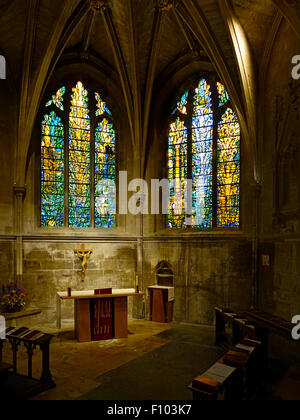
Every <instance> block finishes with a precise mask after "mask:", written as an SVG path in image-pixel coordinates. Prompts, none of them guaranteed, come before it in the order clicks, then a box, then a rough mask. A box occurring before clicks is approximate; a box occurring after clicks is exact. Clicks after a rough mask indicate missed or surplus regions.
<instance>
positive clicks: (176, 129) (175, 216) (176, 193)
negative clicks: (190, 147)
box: [169, 118, 187, 228]
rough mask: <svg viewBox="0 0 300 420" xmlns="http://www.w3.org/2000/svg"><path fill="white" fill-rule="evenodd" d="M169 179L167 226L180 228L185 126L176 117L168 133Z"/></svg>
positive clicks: (185, 155) (185, 172)
mask: <svg viewBox="0 0 300 420" xmlns="http://www.w3.org/2000/svg"><path fill="white" fill-rule="evenodd" d="M169 179H170V180H172V181H174V182H173V185H171V188H170V190H171V200H170V205H171V212H170V216H169V227H171V228H180V227H181V226H182V223H183V222H184V215H183V213H182V209H184V181H185V179H187V128H186V127H185V125H184V122H183V121H181V120H180V118H177V119H176V121H175V122H174V123H172V124H171V127H170V133H169Z"/></svg>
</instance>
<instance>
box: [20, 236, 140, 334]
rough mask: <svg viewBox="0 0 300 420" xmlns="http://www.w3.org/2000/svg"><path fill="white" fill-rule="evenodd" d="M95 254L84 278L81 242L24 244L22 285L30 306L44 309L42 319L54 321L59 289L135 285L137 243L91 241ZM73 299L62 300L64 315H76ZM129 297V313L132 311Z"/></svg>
mask: <svg viewBox="0 0 300 420" xmlns="http://www.w3.org/2000/svg"><path fill="white" fill-rule="evenodd" d="M88 247H89V248H91V249H93V254H92V255H91V257H90V258H89V259H88V264H87V269H86V279H85V281H84V282H82V281H81V260H80V258H79V257H78V256H76V255H75V254H74V249H77V248H81V244H78V243H75V242H74V243H69V242H68V243H62V242H59V243H56V242H52V243H49V242H41V243H34V242H28V243H25V245H24V276H23V287H24V289H25V290H26V292H27V294H28V299H27V304H28V306H29V307H35V308H36V307H38V308H41V309H42V315H41V317H40V319H39V322H41V323H46V324H49V325H53V326H54V325H55V320H56V293H57V292H59V291H66V290H67V288H68V287H71V288H72V290H94V289H98V288H106V287H112V288H113V289H116V288H126V289H127V288H133V287H134V284H135V271H136V267H135V264H136V261H135V257H136V245H135V243H126V244H124V243H106V244H102V243H90V244H88ZM73 308H74V307H73V301H70V302H66V301H65V302H63V304H62V317H63V319H65V320H71V319H73ZM133 310H134V309H133V298H130V299H129V315H130V316H131V317H132V314H133Z"/></svg>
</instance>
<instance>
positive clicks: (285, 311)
mask: <svg viewBox="0 0 300 420" xmlns="http://www.w3.org/2000/svg"><path fill="white" fill-rule="evenodd" d="M265 248H266V246H264V247H263V249H265ZM267 249H268V250H269V251H270V253H271V267H270V268H263V267H261V268H260V289H261V307H262V309H263V310H265V311H267V312H271V313H274V314H276V315H278V316H280V317H283V318H285V319H287V320H291V319H292V317H293V316H294V315H299V314H300V282H299V279H300V242H299V241H297V240H290V241H280V242H275V243H274V244H273V246H272V247H270V245H269V247H267Z"/></svg>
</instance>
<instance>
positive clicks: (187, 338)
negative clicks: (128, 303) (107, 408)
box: [4, 320, 221, 400]
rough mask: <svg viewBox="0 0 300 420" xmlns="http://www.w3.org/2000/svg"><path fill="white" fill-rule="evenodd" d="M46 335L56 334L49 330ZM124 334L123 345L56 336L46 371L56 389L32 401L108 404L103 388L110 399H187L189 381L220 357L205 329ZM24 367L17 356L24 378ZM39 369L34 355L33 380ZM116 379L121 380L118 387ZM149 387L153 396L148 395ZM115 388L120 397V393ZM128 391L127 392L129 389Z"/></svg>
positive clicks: (66, 333) (150, 328) (155, 327)
mask: <svg viewBox="0 0 300 420" xmlns="http://www.w3.org/2000/svg"><path fill="white" fill-rule="evenodd" d="M44 331H45V328H44ZM45 332H52V333H54V332H55V331H54V330H49V329H48V330H47V331H45ZM129 332H130V334H129V337H128V339H122V340H109V341H104V342H95V343H83V344H82V343H77V341H76V340H75V339H74V332H73V330H72V328H66V329H64V330H63V331H62V332H60V333H57V332H56V333H55V338H54V339H53V342H52V344H51V371H52V375H53V377H54V381H55V382H56V385H57V386H56V388H54V389H52V390H49V391H47V392H45V393H43V394H40V395H38V396H36V397H35V398H34V399H36V400H70V399H80V398H83V399H109V390H108V389H105V390H101V389H100V390H99V387H100V388H101V385H102V384H103V383H105V384H108V386H109V389H111V388H113V389H114V395H112V394H111V397H112V399H128V398H129V397H130V398H131V399H178V400H180V399H190V398H191V395H190V393H189V391H188V390H187V388H186V387H187V385H189V383H190V381H191V379H192V377H194V376H195V375H197V374H199V373H201V370H202V369H205V368H206V367H208V365H210V364H212V363H214V361H215V360H217V359H218V357H220V354H221V353H220V350H216V348H215V347H214V345H213V340H214V330H213V329H212V328H209V327H199V326H191V325H182V324H159V323H153V322H149V321H140V320H138V321H131V322H130V323H129ZM208 350H210V351H208ZM147 357H148V359H147ZM174 358H175V359H174ZM149 359H150V364H149ZM4 360H7V362H10V361H11V351H10V347H9V345H8V344H6V345H5V351H4ZM26 362H27V356H26V353H25V352H24V351H20V352H19V355H18V372H19V373H21V374H26V366H27V364H26ZM40 365H41V354H40V352H37V354H36V355H35V357H34V366H33V372H34V375H33V376H34V377H36V378H38V377H39V376H40ZM143 366H144V368H143ZM147 366H150V368H149V369H147ZM118 369H119V370H118ZM120 369H121V370H120ZM143 370H144V372H143ZM163 371H164V373H165V374H166V373H167V372H168V373H169V378H168V377H166V375H165V378H164V379H165V380H164V381H163V382H164V383H162V379H159V375H160V374H161V373H162V372H163ZM143 375H144V376H143ZM145 375H146V376H147V377H145ZM129 376H131V377H130V378H129ZM118 378H120V379H121V378H122V379H121V382H120V383H118ZM126 380H129V381H131V383H132V385H133V388H131V393H130V392H129V394H128V392H124V389H125V388H124V383H122V381H125V382H126ZM170 380H173V381H174V384H175V382H176V386H175V385H174V387H173V392H172V391H171V392H170V385H171V384H170ZM109 382H111V383H110V385H109ZM143 383H144V384H145V383H147V384H148V385H147V386H146V388H145V391H143V389H142V388H141V387H142V386H143ZM149 384H150V385H149ZM158 384H159V389H158ZM151 386H153V388H154V389H156V390H157V392H156V393H155V392H154V393H153V392H152V391H151ZM118 387H120V389H121V390H123V391H122V392H119V391H118ZM171 388H172V386H171ZM134 389H136V390H134ZM127 390H128V391H130V390H129V389H128V387H127ZM137 390H138V392H137ZM93 392H94V394H93ZM134 397H136V398H134ZM155 397H157V398H155ZM164 397H165V398H164Z"/></svg>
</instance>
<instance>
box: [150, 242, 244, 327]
mask: <svg viewBox="0 0 300 420" xmlns="http://www.w3.org/2000/svg"><path fill="white" fill-rule="evenodd" d="M144 257H145V264H144V287H146V286H150V285H153V284H154V283H155V281H156V280H155V268H156V265H157V263H158V262H159V261H160V260H167V261H168V262H169V263H170V264H171V265H172V267H173V271H174V274H175V278H174V284H175V304H174V319H175V321H180V322H189V323H198V324H207V325H212V324H213V322H214V307H215V306H218V305H221V306H227V307H228V306H230V307H232V308H233V309H234V310H245V309H247V308H249V307H250V306H251V299H252V295H251V293H252V292H251V244H250V243H249V242H247V241H243V240H241V241H239V240H218V239H211V240H201V239H199V240H197V241H196V240H192V239H191V240H190V241H180V240H178V241H170V242H168V241H162V242H161V243H151V242H150V243H145V244H144ZM146 313H147V314H148V306H147V307H146Z"/></svg>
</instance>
